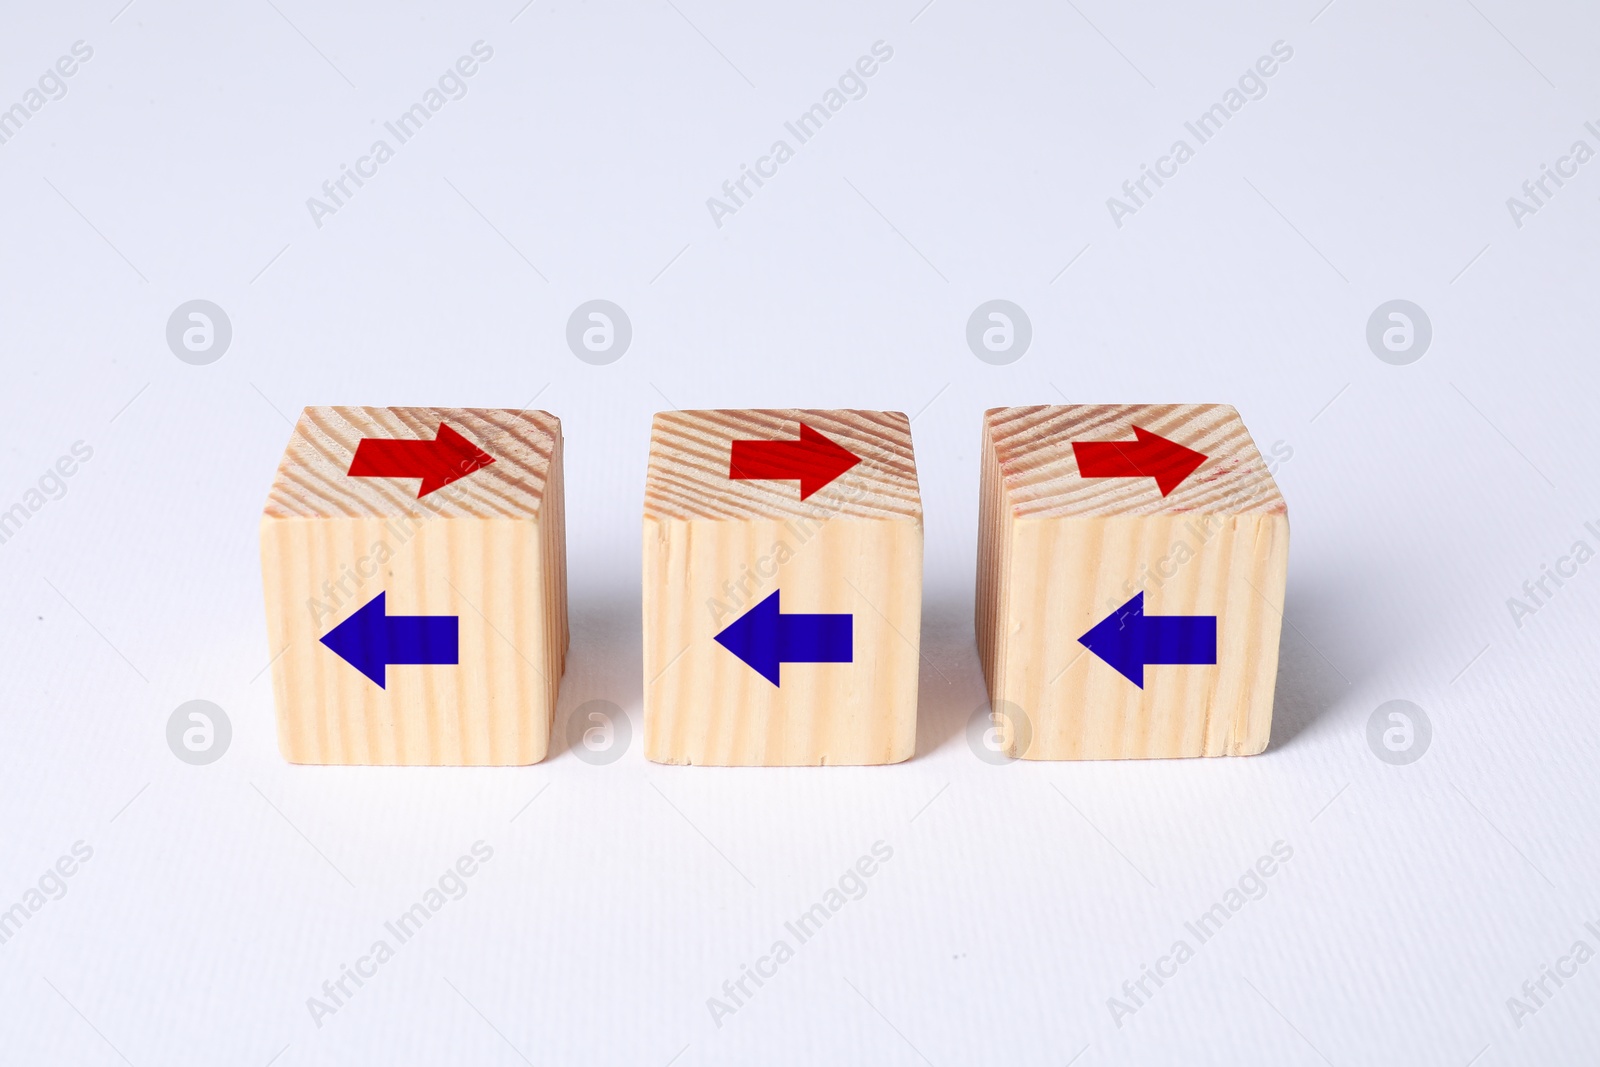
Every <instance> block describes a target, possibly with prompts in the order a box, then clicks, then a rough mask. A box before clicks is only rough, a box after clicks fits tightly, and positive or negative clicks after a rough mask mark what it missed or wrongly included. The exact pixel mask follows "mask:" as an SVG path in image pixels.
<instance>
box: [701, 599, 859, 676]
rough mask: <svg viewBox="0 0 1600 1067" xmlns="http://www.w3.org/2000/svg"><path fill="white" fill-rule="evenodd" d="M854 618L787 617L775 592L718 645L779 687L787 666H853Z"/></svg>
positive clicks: (736, 622)
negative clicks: (780, 669) (780, 672)
mask: <svg viewBox="0 0 1600 1067" xmlns="http://www.w3.org/2000/svg"><path fill="white" fill-rule="evenodd" d="M854 627H855V617H854V616H852V615H783V614H780V613H779V611H778V591H777V590H776V589H774V590H773V591H772V593H771V595H770V596H768V597H767V598H766V599H765V600H763V601H762V602H761V603H759V604H757V605H756V606H755V607H753V608H751V609H750V610H749V611H747V612H745V613H744V614H743V615H741V616H739V617H738V618H737V619H734V620H733V622H731V623H729V624H728V626H727V627H726V628H725V629H724V630H723V631H722V632H721V633H719V634H717V637H716V641H717V644H719V645H721V646H722V647H723V648H725V649H727V650H728V651H729V652H732V653H733V654H734V655H735V656H738V657H739V658H740V659H742V660H744V662H745V663H747V664H749V665H750V666H751V667H752V668H754V669H755V670H756V672H757V673H759V674H760V675H761V677H763V678H765V679H766V680H767V681H769V682H771V683H772V684H773V685H778V684H779V683H778V667H779V665H780V664H783V663H849V662H851V661H852V657H853V648H852V645H853V642H854V636H855V635H854Z"/></svg>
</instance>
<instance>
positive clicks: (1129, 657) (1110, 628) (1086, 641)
mask: <svg viewBox="0 0 1600 1067" xmlns="http://www.w3.org/2000/svg"><path fill="white" fill-rule="evenodd" d="M1078 643H1079V644H1081V645H1084V646H1085V647H1086V648H1088V649H1089V651H1090V652H1093V653H1094V654H1095V655H1097V656H1099V657H1100V658H1101V659H1103V660H1105V661H1106V662H1107V663H1109V664H1111V666H1113V667H1115V668H1116V669H1117V671H1118V672H1119V673H1121V674H1122V676H1123V677H1125V678H1127V679H1128V681H1130V682H1132V683H1133V684H1134V685H1136V686H1138V687H1139V688H1140V689H1143V688H1144V669H1145V667H1147V666H1151V665H1154V664H1158V663H1215V662H1217V617H1216V616H1215V615H1146V614H1145V613H1144V592H1143V591H1142V590H1141V591H1140V592H1137V593H1135V594H1133V597H1132V598H1131V599H1130V600H1129V601H1128V602H1127V603H1126V604H1124V605H1122V607H1120V608H1118V609H1117V610H1116V611H1113V612H1112V613H1111V614H1110V615H1107V616H1106V617H1105V618H1103V619H1101V620H1100V621H1099V622H1098V623H1096V624H1095V627H1094V629H1092V630H1090V631H1089V632H1088V633H1086V634H1084V635H1083V636H1082V637H1080V638H1078Z"/></svg>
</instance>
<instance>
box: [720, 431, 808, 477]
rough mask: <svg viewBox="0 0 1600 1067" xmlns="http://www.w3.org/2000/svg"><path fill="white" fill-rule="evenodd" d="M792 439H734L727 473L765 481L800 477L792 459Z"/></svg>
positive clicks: (794, 444) (793, 445) (729, 475)
mask: <svg viewBox="0 0 1600 1067" xmlns="http://www.w3.org/2000/svg"><path fill="white" fill-rule="evenodd" d="M796 444H797V442H792V441H735V442H733V448H732V450H731V452H730V453H729V455H728V477H729V478H731V479H733V480H735V481H765V480H767V479H769V478H771V479H786V478H798V477H800V470H799V468H797V467H796V465H795V463H794V462H793V457H792V449H793V448H794V447H796Z"/></svg>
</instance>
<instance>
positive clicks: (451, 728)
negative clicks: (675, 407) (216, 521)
mask: <svg viewBox="0 0 1600 1067" xmlns="http://www.w3.org/2000/svg"><path fill="white" fill-rule="evenodd" d="M562 510H563V509H562V484H561V423H560V421H559V420H557V419H556V418H555V417H554V416H552V415H549V414H547V413H545V412H542V411H508V410H491V409H478V408H366V407H318V408H306V409H305V411H304V413H303V414H302V415H301V416H300V421H299V423H298V424H297V425H296V426H295V428H294V434H293V436H292V437H291V438H290V440H289V446H288V449H287V451H286V452H285V453H284V457H283V462H282V463H281V464H280V465H279V467H278V473H277V477H276V478H275V479H274V480H273V483H272V490H271V492H270V493H269V494H268V497H267V505H266V512H265V514H264V515H263V516H262V519H261V571H262V579H263V583H264V586H265V589H266V603H267V634H268V636H269V638H270V640H271V644H272V650H271V651H272V655H273V657H274V658H273V660H272V686H273V692H274V693H275V694H276V699H277V709H278V745H279V747H280V748H281V749H282V751H283V755H284V757H285V758H286V759H288V760H289V761H290V762H292V763H345V764H429V765H455V766H465V765H509V764H527V763H537V762H538V761H540V760H542V759H544V757H545V754H546V753H547V751H548V750H549V746H550V724H551V719H552V717H553V714H554V711H555V703H556V686H557V683H558V682H559V680H560V678H561V671H562V666H563V664H564V662H565V659H566V651H567V581H566V534H565V526H564V522H563V518H562Z"/></svg>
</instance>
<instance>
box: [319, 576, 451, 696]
mask: <svg viewBox="0 0 1600 1067" xmlns="http://www.w3.org/2000/svg"><path fill="white" fill-rule="evenodd" d="M383 596H384V594H382V593H379V594H378V595H377V596H375V597H373V598H372V599H371V600H369V601H367V602H366V603H365V604H363V605H361V607H359V608H357V609H356V612H355V614H353V615H351V616H350V617H349V618H348V619H346V620H344V622H341V623H340V624H339V625H338V626H335V627H334V628H333V629H332V630H329V631H328V633H327V634H326V635H325V636H324V637H323V638H322V643H323V644H325V645H327V646H328V647H329V648H331V649H333V650H334V651H335V652H337V653H338V654H339V658H340V659H342V660H344V661H345V662H346V663H348V664H350V666H352V667H354V668H355V669H356V670H358V671H360V672H361V673H362V674H364V675H366V676H367V677H368V678H371V679H372V680H373V681H374V682H377V683H378V688H380V689H387V688H388V686H387V685H385V684H384V683H385V681H386V680H387V676H388V672H387V671H386V670H385V668H386V667H388V666H389V665H390V664H391V663H393V664H401V663H443V664H455V663H459V662H461V653H460V647H461V646H460V632H461V625H460V624H461V619H460V617H459V616H456V615H385V614H384V612H383Z"/></svg>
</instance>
